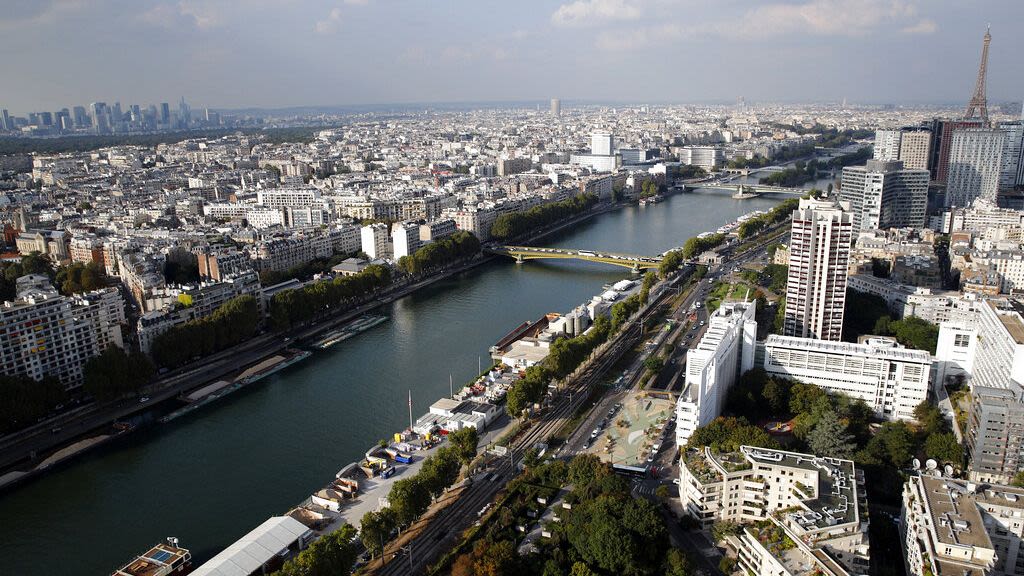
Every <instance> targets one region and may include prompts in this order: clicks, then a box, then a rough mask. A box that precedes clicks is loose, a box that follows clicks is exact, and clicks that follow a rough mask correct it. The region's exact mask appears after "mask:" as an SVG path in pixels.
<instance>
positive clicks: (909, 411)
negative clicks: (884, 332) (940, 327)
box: [763, 334, 931, 420]
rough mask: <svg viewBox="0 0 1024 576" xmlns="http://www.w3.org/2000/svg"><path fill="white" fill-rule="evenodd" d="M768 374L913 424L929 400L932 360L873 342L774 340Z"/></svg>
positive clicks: (891, 343) (768, 345)
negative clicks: (841, 396) (856, 400)
mask: <svg viewBox="0 0 1024 576" xmlns="http://www.w3.org/2000/svg"><path fill="white" fill-rule="evenodd" d="M763 346H764V363H763V367H764V369H765V371H766V372H767V373H768V374H770V375H773V376H779V377H783V378H791V379H794V380H799V381H800V382H806V383H809V384H814V385H815V386H818V387H820V388H822V389H824V390H826V391H828V392H832V393H841V394H845V395H847V396H849V397H851V398H859V399H861V400H863V401H864V402H865V403H867V405H868V406H869V407H871V408H872V409H873V410H874V411H875V414H876V415H878V416H879V417H881V418H885V419H887V420H894V419H899V420H913V419H914V408H916V407H917V405H918V404H920V403H921V402H923V401H924V400H926V399H927V398H928V391H929V376H930V373H931V355H930V354H929V353H928V352H925V351H924V350H911V349H909V348H903V347H901V346H899V345H898V344H897V343H896V341H895V340H893V339H891V338H883V337H877V336H876V337H871V338H869V339H867V340H866V342H865V343H863V344H853V343H851V342H831V341H827V340H816V339H811V338H794V337H791V336H779V335H776V334H772V335H769V336H768V338H767V339H766V340H765V341H764V345H763Z"/></svg>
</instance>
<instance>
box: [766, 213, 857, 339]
mask: <svg viewBox="0 0 1024 576" xmlns="http://www.w3.org/2000/svg"><path fill="white" fill-rule="evenodd" d="M849 210H850V205H849V204H846V203H843V204H842V205H836V204H834V203H832V202H826V201H822V200H810V199H801V200H800V207H799V208H798V209H797V210H795V211H794V212H793V224H792V228H791V239H790V246H789V276H788V278H787V281H786V309H785V314H786V316H785V323H784V326H783V334H784V335H786V336H797V337H800V338H818V339H820V340H839V339H840V338H841V336H842V333H843V308H844V306H845V305H846V273H847V267H848V265H849V261H850V243H851V242H852V240H853V216H852V214H851V213H850V212H849Z"/></svg>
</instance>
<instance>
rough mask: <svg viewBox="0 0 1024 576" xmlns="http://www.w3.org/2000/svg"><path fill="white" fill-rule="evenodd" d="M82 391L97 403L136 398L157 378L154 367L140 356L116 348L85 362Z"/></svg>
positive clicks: (111, 347) (113, 347)
mask: <svg viewBox="0 0 1024 576" xmlns="http://www.w3.org/2000/svg"><path fill="white" fill-rule="evenodd" d="M82 372H83V382H82V387H83V388H84V389H85V391H86V392H88V393H89V394H92V395H93V396H95V397H96V398H98V399H100V400H110V399H114V398H120V397H122V396H126V395H130V394H137V393H138V392H139V390H140V389H141V388H142V387H143V386H145V385H146V384H148V383H149V382H150V381H151V380H152V379H153V376H154V375H155V374H156V368H155V367H154V366H153V363H152V362H151V361H150V360H149V358H147V357H146V356H145V355H143V354H142V353H140V352H132V353H131V354H126V353H125V351H124V350H122V349H120V348H118V347H117V346H108V347H107V349H106V350H104V351H103V352H102V353H100V355H99V356H95V357H93V358H90V359H89V360H88V361H86V363H85V366H83V368H82Z"/></svg>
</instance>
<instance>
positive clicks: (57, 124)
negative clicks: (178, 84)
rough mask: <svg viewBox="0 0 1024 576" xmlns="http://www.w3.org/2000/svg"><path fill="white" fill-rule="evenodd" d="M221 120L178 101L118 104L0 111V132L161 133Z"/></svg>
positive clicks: (32, 134) (207, 125)
mask: <svg viewBox="0 0 1024 576" xmlns="http://www.w3.org/2000/svg"><path fill="white" fill-rule="evenodd" d="M222 123H223V119H222V118H221V117H220V115H219V114H218V113H217V112H213V111H211V110H209V109H207V110H206V111H205V114H203V115H201V116H200V115H194V114H193V113H192V109H191V108H190V107H189V105H188V104H187V103H186V102H185V99H184V98H182V99H181V101H180V102H179V104H178V107H177V109H172V108H171V105H170V104H169V103H167V102H161V103H160V104H151V105H149V106H148V107H146V108H143V107H141V106H139V105H138V104H131V105H129V106H128V107H126V108H123V107H122V106H121V103H120V102H115V103H114V104H113V105H109V104H107V103H106V102H92V103H90V104H89V105H88V106H72V107H71V108H70V109H69V108H61V109H60V110H58V111H56V112H30V113H29V114H28V116H25V117H20V116H12V115H11V114H10V112H9V111H8V110H7V109H0V132H14V133H19V134H23V135H27V136H52V135H58V134H125V133H133V132H156V131H163V130H187V129H190V128H202V127H210V126H218V125H220V124H222Z"/></svg>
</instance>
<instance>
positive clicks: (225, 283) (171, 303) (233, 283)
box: [136, 270, 264, 353]
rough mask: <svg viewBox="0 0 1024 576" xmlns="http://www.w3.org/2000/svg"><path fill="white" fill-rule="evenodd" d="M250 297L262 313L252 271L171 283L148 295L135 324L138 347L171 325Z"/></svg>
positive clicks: (259, 290)
mask: <svg viewBox="0 0 1024 576" xmlns="http://www.w3.org/2000/svg"><path fill="white" fill-rule="evenodd" d="M238 296H252V297H254V298H255V299H256V302H257V303H258V305H259V307H260V312H261V316H262V312H263V306H264V299H263V288H262V286H261V285H260V278H259V275H257V274H256V272H255V271H253V270H247V271H245V272H240V273H238V274H233V275H228V276H225V277H224V278H223V279H222V280H221V281H214V282H199V283H198V284H193V285H187V286H173V287H167V288H165V289H163V290H161V291H160V292H159V293H157V294H154V295H153V296H152V299H151V301H150V302H149V305H148V306H147V309H148V310H152V311H151V312H147V313H146V314H143V315H142V316H141V317H140V318H139V321H138V323H137V325H136V335H137V337H138V340H139V348H140V349H141V350H142V351H143V352H146V353H148V352H149V351H150V348H151V347H152V345H153V340H154V339H155V338H156V337H157V336H159V335H161V334H163V333H164V332H167V331H168V330H170V329H171V328H173V327H175V326H178V325H179V324H184V323H185V322H188V321H190V320H198V319H200V318H205V317H207V316H209V315H211V314H213V313H214V312H216V310H217V309H218V308H220V307H221V306H223V305H224V304H226V303H227V302H228V301H229V300H231V299H233V298H236V297H238Z"/></svg>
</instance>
